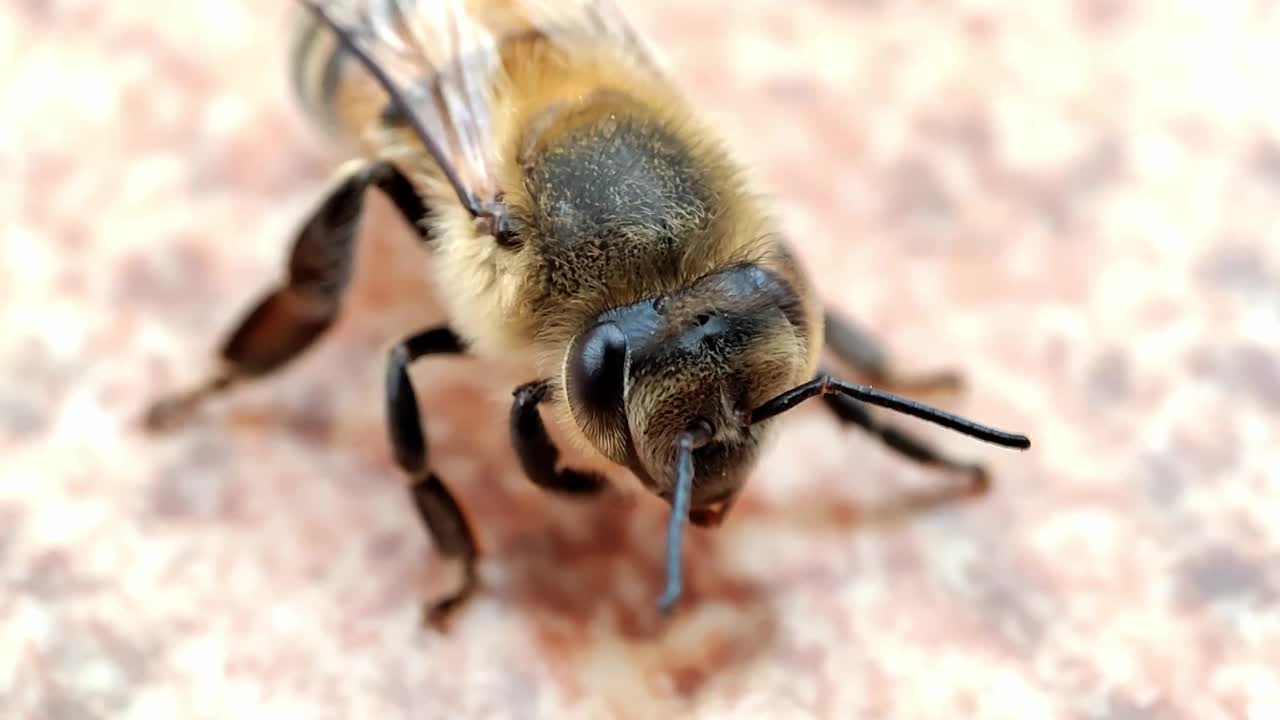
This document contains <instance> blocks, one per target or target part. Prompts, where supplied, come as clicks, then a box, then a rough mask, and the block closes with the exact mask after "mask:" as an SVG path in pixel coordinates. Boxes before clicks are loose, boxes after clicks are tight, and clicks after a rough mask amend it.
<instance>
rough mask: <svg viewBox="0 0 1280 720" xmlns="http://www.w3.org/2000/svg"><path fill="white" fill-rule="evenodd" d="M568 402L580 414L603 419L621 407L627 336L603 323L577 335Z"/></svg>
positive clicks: (572, 351) (571, 351)
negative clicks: (602, 417)
mask: <svg viewBox="0 0 1280 720" xmlns="http://www.w3.org/2000/svg"><path fill="white" fill-rule="evenodd" d="M566 370H567V375H568V388H567V389H568V391H569V402H570V403H571V404H572V406H573V409H574V411H575V412H577V413H583V414H586V415H590V416H596V417H599V416H604V415H611V414H614V413H617V412H619V411H620V410H621V408H622V392H623V389H624V381H625V380H626V377H627V336H626V334H625V333H623V332H622V328H619V327H618V326H617V325H616V324H615V323H611V322H603V323H600V324H599V325H596V326H595V327H593V328H591V329H590V330H587V331H586V332H584V333H582V334H581V335H579V336H578V338H577V339H576V340H575V341H574V342H573V345H572V346H571V347H570V349H569V362H568V367H567V368H566Z"/></svg>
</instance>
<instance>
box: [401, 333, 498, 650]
mask: <svg viewBox="0 0 1280 720" xmlns="http://www.w3.org/2000/svg"><path fill="white" fill-rule="evenodd" d="M460 352H462V343H461V342H459V340H458V337H457V335H455V334H454V333H453V331H452V330H450V329H449V328H448V327H437V328H432V329H430V330H425V331H423V332H420V333H418V334H416V335H413V336H410V337H408V338H405V339H404V340H403V341H401V342H400V343H399V344H397V345H396V346H395V347H394V348H392V349H391V357H390V360H389V362H388V363H387V380H386V393H387V431H388V433H389V434H390V436H391V447H392V451H393V452H394V453H395V458H396V464H397V465H399V466H400V469H401V470H403V471H404V473H405V474H406V475H408V476H409V478H410V480H412V485H411V486H410V490H411V493H412V495H413V504H414V507H416V508H417V510H418V515H419V516H420V517H421V518H422V521H423V524H425V525H426V526H427V532H428V533H430V535H431V539H432V540H433V541H434V542H435V544H436V547H437V548H439V550H440V553H441V554H442V555H444V556H445V557H448V558H454V559H458V560H461V561H462V572H463V579H462V583H461V585H460V586H459V587H458V588H457V589H456V590H454V591H453V592H451V593H449V594H447V595H445V596H444V597H442V598H440V599H438V600H436V601H434V602H432V603H431V604H429V605H428V606H427V608H426V612H425V619H426V621H427V622H428V623H430V624H431V625H434V626H436V627H437V628H443V626H444V624H445V622H446V621H447V620H448V619H449V617H450V615H451V614H452V613H453V611H454V610H457V609H458V608H459V607H460V606H461V605H462V604H463V603H464V602H466V600H467V598H469V597H470V596H471V594H472V593H473V592H474V591H475V589H476V584H477V578H476V559H477V555H478V553H477V551H476V541H475V535H474V533H472V531H471V526H470V524H469V523H468V522H467V517H466V515H465V514H463V512H462V508H461V506H459V505H458V501H457V500H455V499H454V497H453V495H452V494H451V493H450V492H449V488H448V487H446V486H445V484H444V483H443V482H441V480H440V478H438V477H436V475H435V473H433V472H431V469H430V465H429V464H428V462H427V440H426V435H425V434H424V433H423V429H422V414H421V412H420V411H419V409H418V396H417V394H416V393H415V392H414V390H413V382H412V381H411V380H410V379H409V365H410V364H411V363H413V362H414V361H415V360H418V359H419V358H422V357H425V356H427V355H441V354H457V353H460Z"/></svg>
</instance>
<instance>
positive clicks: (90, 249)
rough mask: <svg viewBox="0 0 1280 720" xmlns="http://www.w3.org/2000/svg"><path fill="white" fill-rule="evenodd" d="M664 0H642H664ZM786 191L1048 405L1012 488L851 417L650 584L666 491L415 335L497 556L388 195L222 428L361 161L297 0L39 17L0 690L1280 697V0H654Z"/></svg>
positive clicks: (35, 700)
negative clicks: (936, 467)
mask: <svg viewBox="0 0 1280 720" xmlns="http://www.w3.org/2000/svg"><path fill="white" fill-rule="evenodd" d="M642 5H643V6H642ZM626 6H627V7H628V12H629V14H630V15H631V16H632V17H633V18H634V19H635V20H636V22H637V24H638V25H640V26H641V27H642V28H644V29H645V30H646V31H648V32H649V34H650V35H651V36H652V37H653V39H654V42H655V44H656V45H657V46H658V47H659V48H661V50H662V51H663V54H664V56H665V57H666V59H667V61H668V62H669V64H670V65H671V66H672V67H674V68H676V69H678V70H679V72H680V73H681V77H682V78H683V79H684V81H685V84H686V86H687V87H688V88H689V89H690V90H691V94H692V95H693V96H694V97H695V98H696V100H697V101H698V102H699V103H700V104H701V106H702V107H703V108H705V110H706V111H707V113H708V114H709V116H710V117H711V118H713V119H714V120H715V121H716V122H717V123H719V124H720V125H721V126H722V127H723V129H724V131H725V133H726V136H727V138H728V139H729V141H730V142H731V143H732V144H733V145H735V146H736V147H737V148H739V149H740V151H741V153H742V154H743V156H744V157H745V158H746V159H748V160H749V161H750V162H752V163H753V164H754V165H755V167H756V169H757V178H758V179H759V181H760V182H761V183H762V184H763V186H764V187H766V188H767V189H769V190H771V191H773V192H774V193H775V194H776V195H777V196H778V212H779V215H780V217H781V218H782V219H783V221H784V222H785V224H786V227H787V228H788V229H789V231H790V232H791V233H792V234H793V235H794V236H795V237H796V238H797V244H798V246H799V248H800V254H801V256H802V258H803V260H804V261H805V262H806V263H808V264H809V265H810V266H811V267H812V268H813V274H814V277H815V281H816V282H817V284H818V285H819V286H820V287H821V289H822V291H823V293H824V294H825V295H826V296H827V297H828V298H829V299H830V300H831V302H832V303H834V304H835V305H837V306H839V307H840V308H842V309H844V310H845V311H847V312H849V313H852V314H854V315H856V316H857V317H859V318H861V319H862V320H863V321H864V322H865V323H866V324H867V325H869V326H871V327H872V328H874V329H875V330H876V331H877V332H879V333H880V334H881V335H882V336H883V337H884V338H885V339H886V341H887V343H888V344H889V346H890V347H891V348H892V349H893V351H894V352H895V354H896V355H897V356H898V357H900V358H901V360H902V364H903V365H904V367H906V368H908V369H929V368H936V367H940V366H944V365H953V366H955V367H957V368H958V369H960V370H962V371H963V372H964V373H965V374H966V376H967V377H968V378H969V382H970V385H969V390H968V392H967V394H965V395H964V396H963V397H962V398H961V399H960V400H959V401H958V402H957V403H956V404H955V405H954V407H955V408H956V409H958V410H960V411H962V412H965V413H966V414H969V415H971V416H974V417H977V418H979V419H982V420H985V421H989V422H992V423H995V424H998V425H1001V426H1006V427H1010V428H1013V429H1017V430H1023V431H1026V432H1028V433H1030V434H1032V435H1033V437H1034V438H1035V441H1036V446H1035V447H1034V449H1033V450H1032V451H1031V452H1030V453H1026V454H1017V453H1006V452H1002V451H999V450H995V449H991V448H987V447H985V446H981V445H978V444H975V443H969V442H966V441H964V440H963V439H956V438H949V437H946V436H939V439H940V440H941V441H944V442H946V443H947V446H948V447H951V448H953V449H954V450H955V451H956V452H958V453H968V454H970V455H972V456H973V457H983V458H988V459H989V460H990V462H991V464H992V469H993V471H994V473H995V479H996V484H995V488H994V491H993V492H992V494H991V495H990V496H989V497H987V498H986V499H984V500H982V501H980V502H976V503H969V504H964V505H960V506H953V507H950V508H947V509H945V510H939V511H936V512H932V513H929V514H926V515H917V516H914V517H909V518H907V519H905V520H904V521H902V522H889V521H888V520H887V516H889V515H891V513H887V512H881V511H880V510H878V509H877V508H880V509H881V510H883V508H884V503H887V502H891V500H892V498H893V497H894V495H895V493H901V492H902V491H903V490H906V489H910V488H919V487H925V486H927V485H928V484H929V483H936V482H938V481H939V478H938V477H937V476H936V475H932V474H929V473H926V472H922V471H920V470H919V469H917V468H914V467H912V466H910V465H908V464H906V463H904V462H901V461H899V460H898V459H897V458H895V457H893V456H891V455H890V454H889V453H887V452H886V451H885V450H884V449H882V448H881V447H880V446H879V445H878V444H877V443H876V442H874V441H873V440H871V439H869V438H866V437H865V436H863V435H861V434H859V433H858V432H857V431H856V430H847V429H842V428H839V427H837V426H836V425H835V424H834V423H833V422H832V421H831V419H830V418H829V417H828V416H827V415H826V414H825V413H824V412H823V411H822V410H821V408H820V407H814V408H809V409H806V410H805V411H800V412H797V413H795V415H794V416H793V417H790V418H789V419H788V420H787V421H786V430H784V431H783V432H782V433H780V436H779V438H778V441H777V443H776V444H775V446H774V447H773V449H772V450H771V451H770V453H769V454H768V456H767V457H766V459H765V461H764V462H763V464H762V466H761V467H760V468H759V471H758V472H757V473H756V476H755V478H754V480H753V482H752V484H751V486H750V490H749V492H748V494H747V495H746V497H745V499H744V500H743V502H742V503H741V505H740V506H739V508H738V510H737V511H736V514H735V515H734V516H733V517H732V518H731V519H730V521H729V522H728V524H727V525H726V526H724V527H723V528H721V529H719V530H718V531H714V532H712V531H700V530H693V531H691V533H690V538H689V548H688V558H687V568H688V577H689V582H690V585H691V587H690V589H689V593H688V600H687V603H686V605H685V606H684V607H683V610H682V612H681V613H680V614H679V615H678V616H677V617H676V618H675V619H674V620H673V621H672V622H671V623H670V624H669V625H667V626H665V627H664V626H662V625H661V624H660V623H658V622H657V619H656V617H655V614H654V613H653V611H652V610H651V604H652V601H653V597H654V593H655V592H656V589H657V584H658V577H659V573H658V570H659V567H660V556H661V551H662V540H661V537H662V536H661V529H662V526H663V522H664V513H663V511H662V506H661V505H660V503H659V502H658V501H656V500H653V499H651V498H648V497H647V496H643V495H638V494H636V493H634V492H631V491H630V490H629V489H628V488H626V487H623V488H622V489H620V490H619V491H617V492H615V493H611V494H609V495H607V496H606V497H604V498H601V499H599V500H594V501H589V502H571V501H566V500H563V499H560V498H556V497H550V496H547V495H545V494H543V493H541V492H539V491H538V490H536V489H535V488H533V487H532V486H531V485H530V484H529V483H527V482H526V481H525V480H524V479H523V478H522V477H521V475H520V474H519V471H518V470H517V468H516V466H515V464H514V461H513V457H512V454H511V452H510V450H509V449H508V445H507V436H506V430H505V419H504V418H505V414H504V413H505V405H504V404H505V402H506V400H505V398H506V397H508V392H509V388H510V382H511V381H512V379H511V378H503V379H501V380H498V379H492V376H491V375H490V374H488V373H486V372H484V371H483V369H479V368H477V367H476V366H473V365H471V364H468V363H466V362H461V361H440V362H436V363H430V364H427V367H421V368H415V371H414V374H415V377H417V378H418V379H419V384H420V387H421V388H423V389H422V390H421V391H420V395H421V400H422V402H423V404H424V406H426V407H427V408H428V409H429V412H430V419H429V432H430V438H431V443H432V448H433V452H434V455H435V458H436V463H437V467H438V469H439V471H440V472H441V474H442V475H443V476H444V477H446V478H447V479H448V480H449V481H450V482H451V483H452V484H453V486H454V487H455V488H457V489H458V493H459V495H460V496H461V499H462V501H463V502H464V503H465V504H466V506H467V508H468V509H469V510H470V512H471V516H472V519H473V521H474V522H475V524H476V525H477V527H478V533H479V538H480V542H481V544H482V545H483V548H484V551H485V553H486V555H485V561H484V564H483V566H482V575H483V577H484V582H485V589H484V592H483V593H482V594H481V595H480V596H479V597H478V599H477V600H476V602H474V603H473V604H472V605H470V606H469V607H468V608H467V610H466V611H465V612H464V613H463V614H462V615H460V616H459V617H458V620H457V622H456V623H455V625H454V627H453V630H452V632H451V633H450V634H448V635H446V636H440V635H437V634H432V633H429V632H424V631H422V630H421V629H420V628H419V627H418V625H417V621H418V612H419V603H420V601H421V599H422V598H423V597H426V596H427V595H428V594H430V593H434V592H437V591H438V590H440V589H441V588H443V587H444V586H445V585H446V584H447V583H448V582H450V581H451V579H452V576H451V575H450V569H449V568H448V566H447V565H446V564H445V563H444V562H442V561H441V560H440V558H439V556H438V555H437V554H436V553H435V551H434V550H433V549H432V548H431V546H430V543H429V541H428V540H427V538H426V537H425V535H424V533H423V531H422V529H421V528H420V526H419V524H418V520H417V518H416V517H415V516H414V514H413V511H412V509H411V508H410V505H409V504H408V503H407V502H406V498H405V491H404V489H403V487H402V484H401V483H402V480H401V477H400V475H399V474H398V473H397V472H396V471H395V469H394V466H393V465H392V462H391V460H390V457H389V453H388V449H387V445H386V440H385V435H384V430H383V426H382V421H381V416H382V408H381V404H380V402H381V398H380V385H379V376H380V373H381V372H382V362H383V358H384V350H385V348H386V347H387V346H388V344H389V343H390V342H391V341H392V340H393V339H394V338H396V337H397V336H399V335H401V334H402V333H405V332H407V331H409V330H411V329H414V328H416V327H418V326H420V325H422V324H424V323H425V322H428V321H430V320H433V319H438V318H439V317H440V315H439V308H438V306H437V305H436V303H435V302H434V300H432V299H431V296H430V289H429V287H428V286H427V284H426V283H425V281H424V280H423V277H422V274H421V268H422V267H423V262H422V260H421V259H420V257H419V255H418V252H417V249H416V248H415V247H414V246H413V243H412V242H410V241H409V238H408V235H407V232H406V231H405V230H404V229H403V228H402V227H401V226H400V225H399V224H397V222H396V219H395V216H394V214H393V213H392V212H390V209H389V205H387V204H386V203H385V202H384V201H382V200H381V199H379V200H376V201H371V206H372V210H373V212H372V214H371V217H370V219H369V221H368V223H367V224H366V226H365V228H366V232H365V238H366V240H367V242H365V243H364V245H363V246H362V250H361V255H360V269H359V275H358V277H357V280H356V285H355V288H354V290H353V293H352V301H351V302H350V304H349V305H348V311H347V313H346V315H345V316H344V318H343V320H342V322H341V324H340V325H339V327H338V328H337V329H336V331H335V332H334V333H333V334H332V336H331V337H330V339H329V341H328V342H326V343H324V344H323V345H322V346H320V347H318V348H317V349H316V350H315V351H314V352H313V353H311V354H309V355H308V356H307V357H306V359H305V360H303V361H302V362H300V363H299V364H298V365H297V366H296V368H295V369H294V370H292V371H291V372H290V373H288V374H287V375H284V376H281V377H280V378H279V379H278V380H277V381H275V382H272V383H268V384H262V385H258V386H254V387H250V388H246V389H245V390H244V391H243V392H240V393H238V394H236V395H235V396H234V397H233V398H229V399H228V400H227V401H226V402H222V403H219V404H217V405H215V406H213V407H211V408H210V409H209V412H207V413H205V414H204V415H202V416H201V418H200V420H199V422H197V423H196V424H195V425H194V426H193V427H191V428H190V429H189V430H188V431H186V432H183V433H180V434H176V435H172V436H168V437H163V438H152V437H149V436H147V435H145V434H143V433H142V432H141V430H140V429H139V426H138V423H137V416H138V413H139V411H140V410H141V408H142V407H143V405H144V403H145V402H146V401H147V400H148V399H149V398H150V397H152V396H154V395H155V394H157V393H159V392H162V391H164V390H167V389H171V388H173V387H176V386H178V385H180V384H183V383H185V382H190V381H192V380H194V379H196V378H197V377H199V376H200V374H201V372H202V370H203V368H204V363H205V360H206V357H207V351H208V350H209V349H210V348H211V347H213V346H214V345H215V344H216V342H217V339H218V337H219V334H220V333H221V332H222V331H223V329H224V328H225V327H226V326H227V324H228V323H229V322H231V321H232V320H233V319H234V318H235V317H236V316H237V315H238V314H239V313H240V312H241V310H242V309H243V306H244V303H245V302H246V301H247V300H248V299H249V298H250V297H251V296H253V295H255V294H256V293H257V292H258V291H259V290H260V289H261V288H263V287H264V286H265V285H266V283H268V282H270V281H271V280H272V279H273V278H275V277H276V275H277V273H278V272H279V269H280V263H281V258H282V254H283V252H284V250H285V247H286V244H287V237H288V235H289V233H290V231H291V230H292V228H293V226H294V224H295V223H296V222H297V220H298V219H299V218H300V217H301V216H302V214H303V213H305V212H306V211H307V209H308V208H309V207H310V206H311V204H312V203H313V202H314V201H315V198H316V195H317V193H318V192H319V191H320V190H321V189H322V187H323V186H324V185H325V183H326V181H327V178H328V176H329V173H330V171H331V170H332V168H333V162H334V160H335V159H336V158H335V157H334V156H333V154H332V153H330V152H329V151H328V150H327V149H326V147H325V146H324V145H323V144H322V143H321V142H320V139H319V137H318V136H317V135H316V134H315V133H313V132H311V131H310V130H309V129H308V126H307V125H306V124H305V123H304V121H303V120H302V118H301V117H300V116H299V114H298V112H297V110H296V108H295V106H294V104H293V102H292V100H291V98H290V96H289V94H288V92H287V87H286V84H285V74H284V70H283V66H282V64H281V58H282V57H283V53H284V48H283V44H282V38H283V37H284V34H283V33H284V28H285V27H286V25H285V22H286V20H285V10H286V7H287V3H285V2H283V0H273V1H272V2H258V3H250V2H248V0H238V1H235V2H199V3H161V2H113V3H104V2H95V1H90V0H78V1H72V0H43V1H37V0H27V1H18V0H11V1H10V2H6V3H4V5H3V7H0V108H2V109H3V114H2V116H0V117H2V118H3V119H2V120H0V168H2V169H0V238H2V239H3V240H2V242H0V253H2V255H0V458H2V459H0V716H3V717H5V718H10V717H14V718H100V717H101V718H142V717H166V718H168V717H181V718H251V717H264V718H265V717H270V718H399V717H415V718H433V717H439V718H446V717H447V718H457V717H529V718H535V717H548V718H549V717H628V718H630V717H635V718H652V717H661V716H672V715H677V716H686V715H687V716H689V717H722V716H733V717H766V716H767V717H808V716H817V717H832V718H851V717H869V718H955V717H979V718H1076V717H1080V718H1086V717H1087V718H1116V719H1121V718H1123V719H1125V720H1131V719H1134V718H1161V719H1164V718H1246V717H1248V718H1275V717H1280V674H1278V671H1277V669H1278V668H1280V607H1278V603H1280V469H1278V468H1280V451H1277V449H1276V448H1277V443H1278V442H1280V366H1278V362H1280V212H1278V208H1280V100H1278V99H1277V97H1280V96H1277V94H1276V93H1275V92H1274V87H1275V83H1276V72H1277V70H1278V69H1280V4H1277V3H1276V2H1269V1H1264V0H1255V1H1254V2H1245V1H1243V0H1241V1H1235V2H1216V3H1208V2H1192V1H1191V0H1183V1H1166V0H1159V1H1158V0H1149V1H1147V2H1137V1H1135V0H1128V1H1126V0H1079V1H1078V2H1065V1H1062V0H1054V1H1045V2H1016V1H1014V0H1004V1H994V0H987V1H985V2H983V1H980V0H969V1H965V2H946V3H943V2H892V1H880V2H876V1H862V2H854V1H853V0H848V1H846V2H838V1H836V0H828V1H826V2H819V1H818V0H795V1H793V2H785V3H782V2H773V1H770V0H752V1H750V2H743V1H740V2H734V3H730V2H717V3H713V2H691V1H689V0H660V1H659V0H649V1H648V2H646V3H639V2H633V3H629V4H627V5H626Z"/></svg>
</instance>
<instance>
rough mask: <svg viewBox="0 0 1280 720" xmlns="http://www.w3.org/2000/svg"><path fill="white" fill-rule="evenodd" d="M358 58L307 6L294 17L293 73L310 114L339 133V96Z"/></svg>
mask: <svg viewBox="0 0 1280 720" xmlns="http://www.w3.org/2000/svg"><path fill="white" fill-rule="evenodd" d="M353 60H354V58H352V57H351V53H350V51H349V50H347V49H346V48H344V47H342V45H341V43H339V41H338V38H337V36H336V35H334V33H333V31H332V30H330V29H329V28H328V26H326V25H325V24H324V23H323V22H321V21H320V20H319V19H318V18H317V17H316V16H315V14H313V13H311V12H307V11H306V10H305V9H304V10H300V11H299V12H298V13H297V14H296V18H295V20H294V38H293V45H292V47H291V48H290V54H289V75H290V81H291V84H292V85H293V91H294V94H295V95H296V96H297V99H298V102H299V103H300V104H301V105H302V109H303V111H304V112H306V114H307V115H308V116H309V117H310V118H311V119H312V120H313V121H315V122H316V123H317V124H318V125H320V126H321V127H322V128H324V129H326V130H329V131H331V132H335V133H336V132H338V131H339V129H340V125H339V122H338V115H337V110H336V99H337V95H338V90H339V85H340V83H341V80H342V74H343V72H344V71H345V70H346V69H347V67H348V65H349V64H350V63H351V62H352V61H353Z"/></svg>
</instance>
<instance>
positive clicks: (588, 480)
mask: <svg viewBox="0 0 1280 720" xmlns="http://www.w3.org/2000/svg"><path fill="white" fill-rule="evenodd" d="M550 390H551V383H550V381H549V380H537V381H534V382H530V383H525V384H524V385H521V386H520V387H518V388H516V390H515V392H514V393H513V395H514V396H515V402H513V403H512V404H511V443H512V445H514V446H515V449H516V455H518V456H519V457H520V465H521V466H522V467H523V468H524V472H525V475H528V476H529V479H530V480H531V481H533V484H535V485H537V486H538V487H540V488H543V489H544V490H552V491H555V492H561V493H566V494H570V495H587V494H591V493H595V492H599V491H600V490H602V489H604V486H605V484H606V482H607V481H606V480H605V479H604V478H603V477H601V476H600V475H598V474H596V473H593V472H586V471H581V470H574V469H573V468H561V469H559V470H557V469H556V461H557V460H559V459H560V450H559V449H557V448H556V446H555V443H554V442H552V440H551V437H550V436H548V435H547V428H546V426H545V425H544V424H543V423H542V415H541V414H540V413H539V412H538V405H539V404H540V403H542V402H543V401H544V400H546V399H547V395H548V394H549V393H550Z"/></svg>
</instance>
